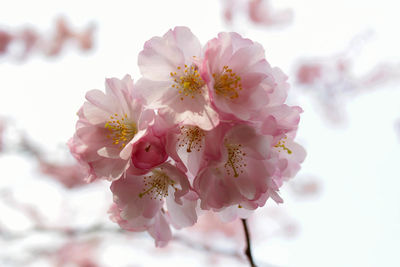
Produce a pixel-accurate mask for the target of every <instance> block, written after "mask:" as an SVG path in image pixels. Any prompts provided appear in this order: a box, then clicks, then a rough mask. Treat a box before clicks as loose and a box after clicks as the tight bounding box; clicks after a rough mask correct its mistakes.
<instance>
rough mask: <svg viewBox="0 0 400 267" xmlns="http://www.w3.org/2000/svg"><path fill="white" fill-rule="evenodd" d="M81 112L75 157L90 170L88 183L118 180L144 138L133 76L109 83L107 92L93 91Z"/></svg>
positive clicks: (72, 147) (74, 143) (73, 145)
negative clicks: (134, 94)
mask: <svg viewBox="0 0 400 267" xmlns="http://www.w3.org/2000/svg"><path fill="white" fill-rule="evenodd" d="M86 99H87V102H85V103H84V105H83V106H82V108H81V109H80V110H79V112H78V116H79V121H78V122H77V125H76V133H75V135H74V137H73V138H72V139H71V140H70V142H69V146H70V150H71V152H72V154H73V155H74V156H75V157H76V158H77V159H78V160H79V161H80V162H81V163H84V164H85V165H86V166H87V167H88V169H89V174H90V176H89V180H93V179H96V178H105V179H108V180H116V179H118V178H120V177H121V175H122V174H123V173H124V172H125V171H126V169H127V168H128V167H129V165H130V160H131V153H132V150H133V147H134V145H135V144H136V143H137V142H138V141H139V140H140V139H141V137H142V136H144V135H145V132H146V131H145V130H146V122H147V121H146V119H145V118H143V116H142V117H141V115H142V111H143V107H142V104H141V101H140V100H139V99H138V98H135V97H134V96H133V81H132V79H131V78H130V76H128V75H127V76H125V77H124V79H123V80H119V79H116V78H112V79H107V80H106V93H105V94H104V93H103V92H102V91H100V90H92V91H89V92H88V93H87V94H86Z"/></svg>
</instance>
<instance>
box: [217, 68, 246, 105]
mask: <svg viewBox="0 0 400 267" xmlns="http://www.w3.org/2000/svg"><path fill="white" fill-rule="evenodd" d="M212 76H213V77H214V80H215V84H214V90H215V93H216V94H217V95H220V96H223V97H225V98H228V99H235V98H238V97H239V93H238V91H240V90H242V89H243V88H242V84H241V83H240V80H241V78H240V76H239V75H237V74H236V73H235V72H233V71H232V69H230V68H229V67H228V66H224V67H223V69H222V72H221V73H220V74H216V73H214V74H213V75H212Z"/></svg>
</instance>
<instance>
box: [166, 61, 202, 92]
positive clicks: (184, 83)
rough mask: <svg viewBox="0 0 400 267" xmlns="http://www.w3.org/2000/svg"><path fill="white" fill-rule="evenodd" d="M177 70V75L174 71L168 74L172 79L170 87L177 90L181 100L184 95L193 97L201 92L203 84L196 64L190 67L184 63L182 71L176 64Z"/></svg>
mask: <svg viewBox="0 0 400 267" xmlns="http://www.w3.org/2000/svg"><path fill="white" fill-rule="evenodd" d="M177 71H178V72H180V74H179V75H178V74H177V73H176V72H171V73H170V75H171V77H172V78H173V79H174V84H173V85H172V87H173V88H176V89H177V90H178V93H179V94H180V95H181V100H183V98H184V97H185V96H187V97H191V98H195V96H196V95H198V94H202V90H201V88H202V87H203V86H204V81H203V79H201V77H200V74H199V72H198V67H197V66H196V65H191V66H190V67H188V66H187V65H185V69H184V70H183V71H182V68H181V67H180V66H178V67H177Z"/></svg>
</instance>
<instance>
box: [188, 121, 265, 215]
mask: <svg viewBox="0 0 400 267" xmlns="http://www.w3.org/2000/svg"><path fill="white" fill-rule="evenodd" d="M219 129H221V131H226V129H222V127H219V128H218V130H219ZM215 136H216V138H215V140H214V142H213V143H214V144H216V145H214V147H212V146H207V145H206V150H207V151H206V152H205V155H206V160H208V161H209V164H207V165H206V166H205V167H204V168H203V169H202V170H201V171H200V172H199V174H198V175H197V176H196V178H195V180H194V189H195V190H196V192H198V194H199V196H200V200H201V205H200V206H201V208H202V209H213V210H220V209H223V208H226V207H229V206H233V205H236V206H240V207H245V208H247V209H255V208H256V207H257V203H256V201H257V200H258V199H259V198H260V197H261V195H262V193H265V192H266V191H267V189H268V188H267V182H268V179H269V177H270V173H269V171H268V169H267V167H266V165H265V164H264V160H266V159H267V158H268V157H269V153H270V150H271V149H270V147H271V142H272V137H269V136H262V135H260V134H258V133H257V132H256V131H255V129H254V128H253V127H251V126H249V125H246V124H239V125H235V126H233V127H232V128H231V129H229V130H228V131H227V132H226V134H216V135H215Z"/></svg>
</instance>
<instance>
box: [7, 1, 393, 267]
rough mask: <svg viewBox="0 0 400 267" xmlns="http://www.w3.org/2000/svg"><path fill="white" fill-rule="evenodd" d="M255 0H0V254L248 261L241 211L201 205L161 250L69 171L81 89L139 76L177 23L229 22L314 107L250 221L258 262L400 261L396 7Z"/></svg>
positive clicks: (91, 262)
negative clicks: (296, 163)
mask: <svg viewBox="0 0 400 267" xmlns="http://www.w3.org/2000/svg"><path fill="white" fill-rule="evenodd" d="M249 2H250V1H248V0H202V1H195V0H186V1H180V0H169V1H163V0H146V1H136V0H131V1H120V0H115V1H75V0H69V1H49V0H48V1H46V0H35V1H5V0H4V1H2V2H1V8H0V140H2V141H0V144H1V145H0V147H1V148H0V149H1V150H0V171H1V172H0V266H80V267H81V266H85V267H89V266H91V267H93V266H113V267H114V266H158V265H160V264H162V265H164V266H182V265H190V266H246V265H247V264H248V263H247V261H246V259H245V257H244V256H243V253H242V250H243V248H244V239H243V231H242V228H241V225H240V222H232V223H229V224H222V223H220V222H219V220H218V218H217V217H215V216H213V215H210V214H205V215H204V216H203V218H202V219H201V221H200V222H199V224H198V225H197V226H195V227H193V228H189V229H186V230H182V231H176V232H175V240H174V241H172V242H171V244H170V245H168V247H166V248H163V249H156V248H155V247H154V244H153V240H152V239H151V238H150V237H149V236H148V235H147V234H146V233H127V232H123V231H121V230H119V228H118V226H117V225H115V224H113V223H112V222H110V221H109V219H108V215H107V209H108V207H109V205H110V204H111V202H112V198H111V192H110V190H109V184H108V183H106V182H104V183H102V182H97V183H94V184H90V185H82V184H81V183H80V182H79V180H73V181H72V180H71V179H72V178H76V177H78V178H79V175H80V174H79V173H77V171H76V168H75V167H74V166H75V165H74V164H75V162H74V160H73V159H72V157H71V156H70V155H69V152H68V149H67V147H66V142H67V140H68V139H69V138H70V137H71V136H72V135H73V132H74V129H75V122H76V120H77V116H76V112H77V110H78V109H79V107H80V106H81V105H82V103H83V101H84V95H85V93H86V91H88V90H90V89H94V88H98V89H104V79H105V78H106V77H118V78H122V77H123V76H124V75H125V74H130V75H131V76H132V77H133V79H134V80H137V79H138V78H139V77H140V73H139V70H138V67H137V55H138V53H139V52H140V51H141V49H142V47H143V44H144V42H145V41H147V40H148V39H150V38H151V37H153V36H161V35H163V34H164V33H165V32H166V31H167V30H168V29H170V28H173V27H175V26H178V25H183V26H188V27H189V28H190V29H191V30H192V31H193V33H194V34H195V35H196V36H197V37H198V38H199V39H200V41H201V42H202V43H203V44H205V43H206V42H207V41H208V40H209V39H211V38H214V37H215V36H216V35H217V33H218V32H221V31H236V32H239V33H240V34H242V35H243V36H245V37H246V38H250V39H252V40H254V41H257V42H259V43H261V44H262V45H263V46H264V48H265V51H266V58H267V60H268V61H269V63H270V64H271V65H273V66H278V67H280V68H281V69H282V70H283V71H284V72H285V73H286V74H287V75H288V76H289V82H290V84H291V91H290V96H289V100H288V101H289V103H290V104H292V105H299V106H301V107H302V108H303V109H304V113H303V114H302V116H301V123H300V126H299V131H298V137H297V141H298V142H299V143H300V144H302V145H303V146H304V147H305V148H306V150H307V153H308V156H307V158H306V161H305V162H304V163H303V165H302V169H301V171H300V172H299V173H298V175H297V177H296V178H294V179H293V180H292V181H290V182H289V183H287V184H286V185H285V186H284V187H283V188H282V190H281V195H282V197H283V199H284V200H285V203H284V204H281V205H277V204H275V203H274V202H273V201H268V202H267V204H266V206H265V207H263V208H261V209H259V210H257V211H256V212H255V213H254V215H253V216H252V217H251V218H250V219H249V224H250V228H251V229H250V231H251V234H252V245H253V253H254V257H255V260H256V262H257V263H258V265H259V266H282V267H284V266H285V267H286V266H287V267H289V266H290V267H303V266H306V267H313V266H318V267H320V266H326V267H330V266H332V267H337V266H349V267H352V266H363V267H368V266H385V267H391V266H393V267H395V266H400V259H399V257H398V249H399V247H400V189H399V188H400V182H399V181H400V169H399V163H400V162H399V160H400V83H399V82H400V79H399V78H400V53H399V47H400V37H399V35H398V32H399V31H398V25H400V16H399V15H398V11H399V10H400V4H399V3H398V1H395V0H381V1H369V0H367V1H366V0H364V1H361V0H352V1H348V0H336V1H327V0H303V1H291V0H279V1H278V0H270V1H267V0H263V1H253V4H255V3H256V2H257V4H259V2H260V6H257V8H256V9H252V8H249ZM255 10H256V11H257V12H256V11H255ZM4 40H6V41H4ZM7 40H9V41H7ZM1 44H3V48H4V49H3V50H2V49H1V47H2V46H1ZM2 129H3V130H2ZM68 179H69V180H68Z"/></svg>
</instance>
